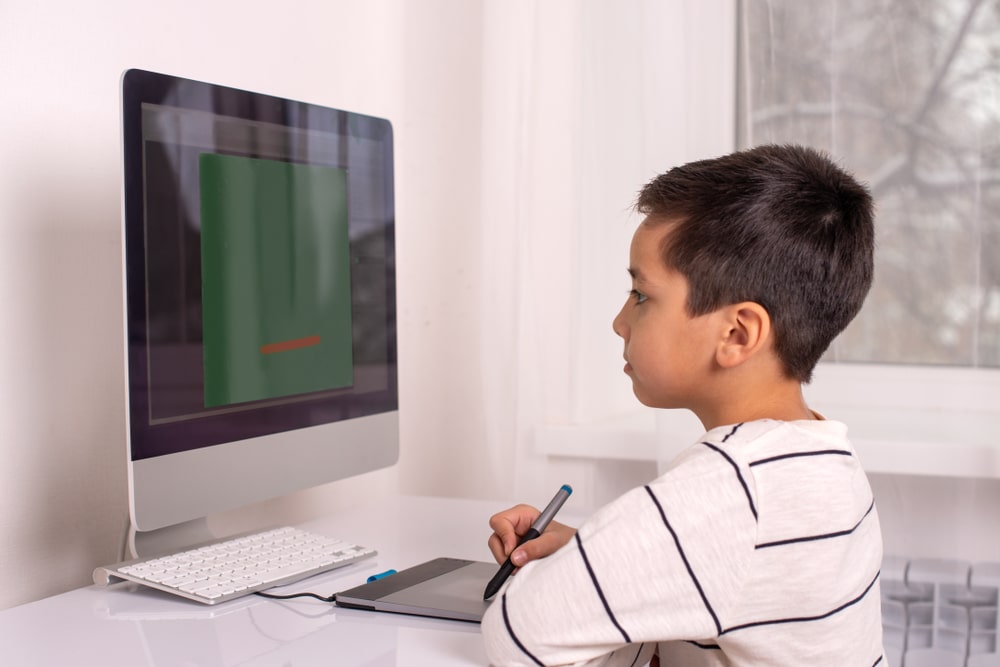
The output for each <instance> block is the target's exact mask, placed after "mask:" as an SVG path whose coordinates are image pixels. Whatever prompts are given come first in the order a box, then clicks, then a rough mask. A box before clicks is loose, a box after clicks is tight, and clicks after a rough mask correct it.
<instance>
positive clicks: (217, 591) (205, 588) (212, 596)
mask: <svg viewBox="0 0 1000 667" xmlns="http://www.w3.org/2000/svg"><path fill="white" fill-rule="evenodd" d="M375 554H376V551H375V550H374V549H369V548H367V547H362V546H358V545H356V544H349V543H347V542H342V541H340V540H337V539H333V538H329V537H326V536H323V535H318V534H316V533H310V532H308V531H304V530H300V529H298V528H288V527H285V528H276V529H274V530H269V531H265V532H261V533H253V534H251V535H244V536H241V537H236V538H231V539H228V540H224V541H220V542H216V543H213V544H209V545H206V546H201V547H198V548H196V549H190V550H188V551H182V552H179V553H175V554H170V555H167V556H162V557H159V558H149V559H140V560H131V561H126V562H123V563H118V564H116V565H109V566H107V567H99V568H97V569H96V570H94V582H95V583H97V584H105V585H106V584H109V583H113V582H115V581H118V580H126V581H134V582H136V583H139V584H143V585H145V586H150V587H152V588H156V589H159V590H161V591H166V592H168V593H173V594H175V595H180V596H181V597H185V598H187V599H189V600H195V601H197V602H202V603H204V604H218V603H220V602H225V601H226V600H231V599H233V598H237V597H240V596H243V595H247V594H249V593H253V592H255V591H259V590H263V589H266V588H271V587H273V586H281V585H284V584H290V583H293V582H295V581H298V580H300V579H305V578H306V577H310V576H312V575H314V574H319V573H320V572H326V571H328V570H333V569H335V568H338V567H343V566H344V565H347V564H349V563H353V562H354V561H357V560H361V559H364V558H370V557H372V556H374V555H375Z"/></svg>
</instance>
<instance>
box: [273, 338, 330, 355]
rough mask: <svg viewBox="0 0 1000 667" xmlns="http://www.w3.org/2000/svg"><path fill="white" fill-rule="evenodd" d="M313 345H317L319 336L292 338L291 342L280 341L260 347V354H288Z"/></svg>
mask: <svg viewBox="0 0 1000 667" xmlns="http://www.w3.org/2000/svg"><path fill="white" fill-rule="evenodd" d="M313 345H319V336H305V337H304V338H293V339H292V340H282V341H278V342H277V343H268V344H267V345H261V346H260V353H261V354H274V353H275V352H288V351H289V350H298V349H300V348H303V347H311V346H313Z"/></svg>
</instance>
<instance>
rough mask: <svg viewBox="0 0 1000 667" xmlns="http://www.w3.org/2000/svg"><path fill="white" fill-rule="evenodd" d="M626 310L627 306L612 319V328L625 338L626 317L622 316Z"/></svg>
mask: <svg viewBox="0 0 1000 667" xmlns="http://www.w3.org/2000/svg"><path fill="white" fill-rule="evenodd" d="M624 312H625V308H624V307H623V308H622V309H621V310H619V311H618V314H617V315H615V319H613V320H611V330H612V331H614V332H615V333H616V334H618V335H619V336H621V337H622V338H625V333H626V329H625V318H624V317H622V313H624Z"/></svg>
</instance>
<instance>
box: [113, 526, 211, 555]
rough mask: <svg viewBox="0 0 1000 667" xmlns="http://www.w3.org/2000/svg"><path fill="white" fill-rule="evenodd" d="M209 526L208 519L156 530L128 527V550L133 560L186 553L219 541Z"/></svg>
mask: <svg viewBox="0 0 1000 667" xmlns="http://www.w3.org/2000/svg"><path fill="white" fill-rule="evenodd" d="M219 537H220V536H219V535H216V534H215V533H213V532H212V529H211V528H209V526H208V519H207V518H205V517H202V518H200V519H192V520H191V521H185V522H184V523H178V524H176V525H173V526H165V527H163V528H157V529H156V530H136V529H135V524H133V523H132V522H131V521H130V522H129V527H128V550H129V554H131V557H132V558H151V557H154V556H163V555H166V554H169V553H175V552H178V551H184V550H185V549H188V548H190V547H192V546H197V545H199V544H203V543H205V542H212V541H215V540H218V539H219Z"/></svg>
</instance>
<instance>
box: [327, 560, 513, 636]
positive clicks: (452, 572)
mask: <svg viewBox="0 0 1000 667" xmlns="http://www.w3.org/2000/svg"><path fill="white" fill-rule="evenodd" d="M496 572H497V565H496V563H485V562H481V561H474V560H463V559H460V558H436V559H434V560H431V561H427V562H426V563H422V564H421V565H416V566H414V567H411V568H409V569H406V570H401V571H400V572H397V573H396V574H393V575H390V576H388V577H385V578H382V579H377V580H375V581H373V582H370V583H367V584H363V585H361V586H358V587H357V588H352V589H350V590H346V591H343V592H342V593H337V605H338V606H340V607H348V608H352V609H368V610H372V611H388V612H394V613H397V614H412V615H416V616H430V617H433V618H447V619H453V620H457V621H471V622H473V623H479V622H480V621H481V620H482V618H483V613H484V612H485V611H486V608H487V607H489V606H490V603H489V602H487V601H485V600H483V591H484V590H485V589H486V584H487V582H489V580H490V579H492V578H493V575H494V574H496Z"/></svg>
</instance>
